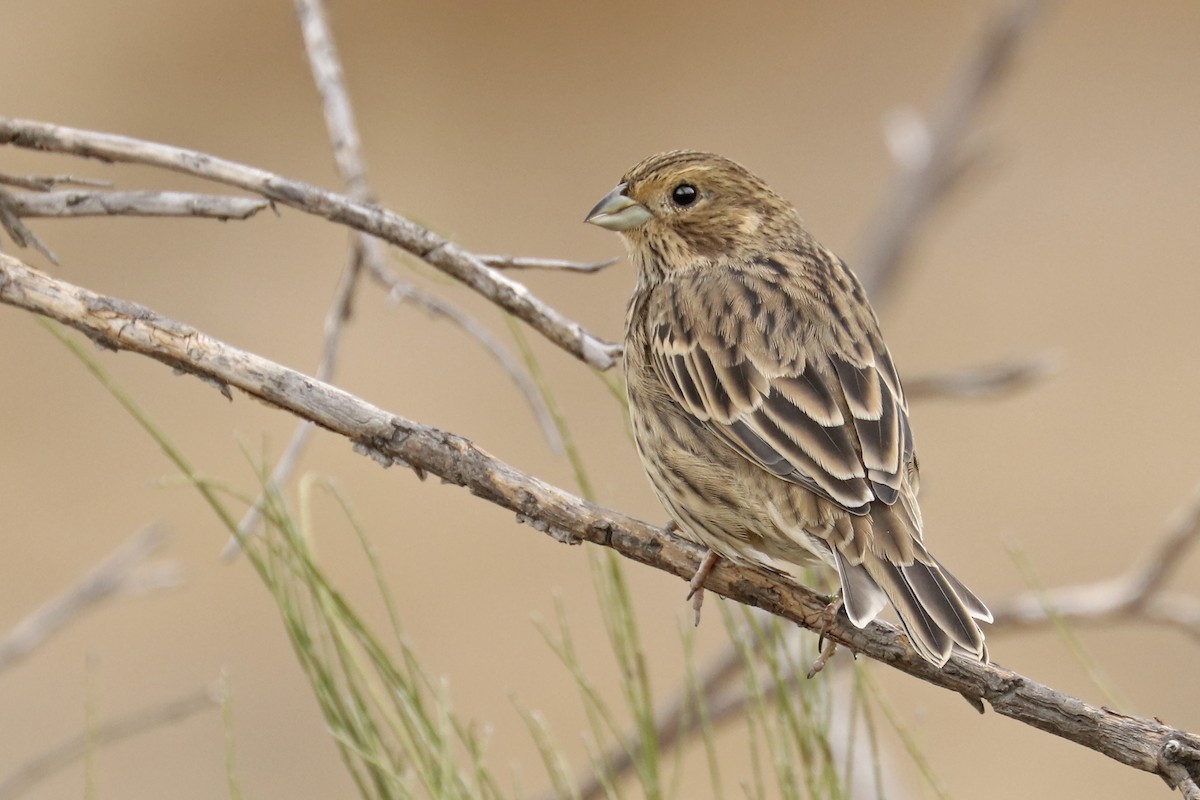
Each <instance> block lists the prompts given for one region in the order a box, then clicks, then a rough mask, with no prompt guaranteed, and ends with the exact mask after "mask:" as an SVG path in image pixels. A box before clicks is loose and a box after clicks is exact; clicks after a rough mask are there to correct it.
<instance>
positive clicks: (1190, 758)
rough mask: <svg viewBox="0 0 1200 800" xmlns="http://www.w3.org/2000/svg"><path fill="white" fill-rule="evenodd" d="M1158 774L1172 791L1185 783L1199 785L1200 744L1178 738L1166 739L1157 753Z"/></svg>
mask: <svg viewBox="0 0 1200 800" xmlns="http://www.w3.org/2000/svg"><path fill="white" fill-rule="evenodd" d="M1158 772H1159V774H1160V775H1162V777H1163V780H1165V781H1166V782H1167V785H1168V786H1170V787H1171V788H1172V789H1178V788H1179V787H1180V786H1181V785H1183V784H1184V783H1185V782H1187V781H1191V783H1192V785H1193V786H1195V785H1196V784H1200V742H1189V741H1187V740H1186V739H1184V738H1182V737H1180V736H1172V737H1171V738H1169V739H1167V741H1166V742H1164V743H1163V746H1162V748H1161V749H1160V750H1159V752H1158ZM1189 788H1191V787H1189Z"/></svg>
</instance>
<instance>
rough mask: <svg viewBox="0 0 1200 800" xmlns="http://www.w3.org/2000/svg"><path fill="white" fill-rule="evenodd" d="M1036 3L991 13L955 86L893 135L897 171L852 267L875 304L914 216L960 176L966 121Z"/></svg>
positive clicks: (995, 79)
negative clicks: (927, 115) (926, 114)
mask: <svg viewBox="0 0 1200 800" xmlns="http://www.w3.org/2000/svg"><path fill="white" fill-rule="evenodd" d="M1041 5H1042V3H1041V0H1017V1H1016V2H1014V3H1012V4H1011V5H1010V6H1009V7H1008V8H1006V9H1004V10H1003V11H1002V12H1000V14H999V15H998V16H997V17H995V18H994V19H993V21H992V23H991V24H989V25H988V26H987V28H986V29H985V30H984V33H983V36H982V38H981V39H980V40H979V42H978V43H977V44H976V46H975V47H974V48H972V50H971V52H970V53H969V54H968V56H967V61H966V63H965V64H963V65H962V66H961V67H960V68H959V69H958V70H956V71H955V78H954V83H953V84H952V85H951V87H950V89H949V90H948V91H947V92H946V94H945V95H944V96H943V97H942V101H941V104H940V105H939V106H938V109H937V110H936V111H935V112H934V113H933V115H932V118H931V120H930V121H929V122H928V123H925V122H924V121H922V120H921V119H920V118H919V117H918V116H916V115H915V113H914V114H912V115H906V120H907V122H906V124H905V126H904V130H905V131H907V135H905V136H904V137H903V142H904V143H905V144H904V145H903V146H900V147H897V146H896V144H897V140H896V139H895V138H893V140H892V144H893V153H894V154H895V155H896V156H897V158H896V161H897V166H898V167H899V171H898V173H897V175H896V177H895V178H894V179H893V181H892V183H891V185H890V186H889V188H888V189H887V191H885V192H884V193H883V196H882V197H881V198H880V200H879V203H878V205H877V207H876V211H875V213H874V214H872V216H871V218H870V221H869V222H868V223H867V226H866V234H865V235H864V239H865V244H864V246H863V247H862V249H861V250H860V251H859V258H858V261H857V262H856V264H855V271H856V272H857V273H858V276H859V278H860V279H861V280H862V282H863V286H864V287H865V288H866V290H867V294H869V295H870V296H871V299H872V301H874V302H875V303H879V302H880V301H881V300H882V299H883V298H884V297H885V296H886V294H887V293H888V291H889V290H890V289H891V287H892V286H894V285H895V283H896V279H897V277H898V274H899V267H900V265H901V263H902V262H903V259H904V255H905V253H906V252H907V251H908V248H909V246H910V245H911V243H912V239H913V237H914V236H915V235H916V232H917V230H918V229H919V227H920V226H919V225H918V223H917V221H918V220H919V219H920V218H921V217H922V216H924V215H925V214H927V213H928V212H929V210H930V207H931V206H932V205H933V204H934V203H935V202H936V201H937V199H938V198H939V197H940V196H941V195H942V193H943V192H944V191H945V190H946V189H947V188H948V187H949V186H950V185H951V184H952V183H953V182H954V181H955V180H957V179H958V178H959V177H960V176H961V175H962V173H963V170H962V169H960V168H959V161H958V151H959V147H960V144H961V142H962V140H963V139H964V138H965V136H966V133H967V130H968V129H969V128H970V123H971V120H972V119H973V118H974V116H975V114H976V112H977V111H978V110H979V107H980V106H981V105H982V104H983V101H984V100H985V99H986V97H987V96H988V94H989V92H990V91H991V90H993V89H994V88H995V87H996V86H998V85H999V83H1000V79H1001V78H1002V77H1003V75H1004V72H1005V69H1006V68H1007V67H1008V66H1010V65H1011V64H1012V62H1013V59H1014V56H1015V55H1016V53H1017V51H1018V49H1019V45H1020V44H1021V43H1022V41H1023V39H1024V34H1025V33H1026V32H1027V31H1028V30H1029V28H1030V25H1031V23H1032V22H1033V19H1034V17H1035V16H1036V12H1037V11H1038V9H1039V8H1040V7H1041Z"/></svg>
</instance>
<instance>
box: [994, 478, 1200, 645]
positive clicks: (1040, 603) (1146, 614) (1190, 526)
mask: <svg viewBox="0 0 1200 800" xmlns="http://www.w3.org/2000/svg"><path fill="white" fill-rule="evenodd" d="M1197 541H1200V486H1198V487H1197V488H1196V489H1195V490H1194V491H1193V493H1192V496H1191V498H1189V500H1188V502H1187V503H1186V504H1184V506H1183V507H1182V508H1180V509H1179V511H1178V512H1176V514H1175V516H1174V521H1173V522H1172V523H1171V525H1170V527H1169V529H1168V530H1167V532H1166V533H1165V534H1164V535H1163V537H1162V539H1160V540H1159V542H1158V543H1157V544H1156V545H1155V546H1154V547H1153V548H1151V549H1150V551H1149V552H1148V553H1147V554H1146V556H1145V557H1144V558H1143V560H1142V563H1141V564H1139V565H1136V566H1134V567H1132V568H1131V569H1129V571H1128V572H1126V573H1125V574H1124V575H1120V576H1118V577H1116V578H1112V579H1109V580H1105V581H1098V582H1096V583H1090V584H1086V585H1081V586H1067V587H1062V588H1058V589H1050V590H1047V591H1044V592H1022V593H1021V594H1019V595H1017V596H1015V597H1012V598H1010V599H1008V600H1004V601H1001V602H999V603H993V604H992V614H993V616H994V617H995V620H996V621H995V627H997V628H1005V627H1012V628H1025V627H1034V626H1039V625H1047V624H1050V623H1052V622H1053V621H1054V620H1055V619H1063V620H1069V621H1071V622H1102V621H1110V620H1113V619H1128V620H1139V621H1145V622H1153V623H1155V624H1161V625H1169V626H1172V627H1175V628H1178V629H1180V630H1182V631H1184V632H1185V633H1188V634H1189V635H1190V636H1191V637H1192V638H1194V639H1196V640H1197V641H1200V599H1198V598H1195V597H1190V596H1188V595H1185V594H1183V593H1176V592H1165V591H1164V590H1163V589H1164V587H1165V585H1166V583H1167V581H1168V580H1169V579H1170V577H1171V574H1172V573H1173V572H1174V571H1175V570H1177V569H1179V565H1180V564H1182V563H1183V561H1184V557H1185V556H1186V555H1187V551H1188V549H1189V548H1191V547H1193V546H1195V544H1196V542H1197Z"/></svg>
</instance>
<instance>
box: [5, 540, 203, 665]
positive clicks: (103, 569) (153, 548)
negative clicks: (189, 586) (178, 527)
mask: <svg viewBox="0 0 1200 800" xmlns="http://www.w3.org/2000/svg"><path fill="white" fill-rule="evenodd" d="M166 540H167V534H166V531H165V529H163V528H162V527H160V526H157V525H151V526H148V527H146V528H143V529H142V530H140V531H138V532H137V533H136V534H134V536H133V537H132V538H130V539H129V540H128V541H126V542H125V543H124V544H122V545H121V546H120V547H118V548H117V549H116V550H114V551H113V552H112V553H111V554H109V555H108V557H107V558H105V559H104V560H103V561H101V562H100V563H99V564H97V565H96V566H94V567H92V569H90V570H89V571H88V572H87V573H86V574H85V575H84V576H83V577H82V578H80V579H79V580H78V581H77V582H76V583H75V585H73V586H72V587H71V588H69V589H68V590H67V591H65V592H63V593H62V594H60V595H59V596H58V597H55V598H53V599H51V600H48V601H47V602H46V603H45V604H43V605H42V607H41V608H39V609H37V610H36V611H34V612H33V613H32V614H30V615H29V616H27V617H26V618H25V619H23V620H22V621H21V622H19V623H18V624H17V626H16V627H15V628H13V629H12V630H11V631H9V634H8V636H6V637H5V638H4V640H3V641H0V672H3V671H4V670H5V669H7V668H9V667H11V666H13V665H14V664H16V663H17V662H18V661H21V660H22V659H24V658H26V657H27V656H28V655H29V654H30V653H31V652H33V650H34V649H35V648H36V647H37V646H38V645H40V644H41V643H42V642H44V641H45V640H46V639H47V638H49V637H50V636H52V635H53V634H55V633H57V632H58V631H59V630H61V629H62V628H63V627H64V626H65V625H67V624H68V623H70V622H71V621H72V620H74V619H76V618H77V617H78V616H79V615H80V614H82V613H84V612H85V611H88V610H91V609H93V608H95V607H96V606H97V605H99V604H100V603H102V602H104V601H105V600H109V599H111V598H112V597H114V596H116V595H118V594H121V593H123V592H128V591H131V590H136V589H147V588H155V589H161V588H174V587H175V586H178V585H179V582H180V581H179V575H178V569H177V568H176V567H175V565H174V564H173V563H167V564H164V565H161V568H160V569H158V570H156V577H155V580H154V581H153V582H149V581H145V580H142V579H143V578H144V577H145V570H146V566H147V565H146V562H147V561H148V560H149V558H150V557H151V556H153V555H154V554H155V553H157V552H158V551H159V550H160V549H162V546H163V545H164V544H165V543H166Z"/></svg>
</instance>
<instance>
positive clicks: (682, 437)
mask: <svg viewBox="0 0 1200 800" xmlns="http://www.w3.org/2000/svg"><path fill="white" fill-rule="evenodd" d="M639 406H640V408H639ZM630 416H631V418H632V421H633V429H634V439H635V441H636V442H637V449H638V454H639V456H641V459H642V464H643V466H644V467H645V469H646V473H647V475H648V476H649V478H650V483H651V485H652V486H653V487H654V491H655V493H656V494H657V495H658V498H659V500H660V501H661V502H662V504H663V506H664V507H665V508H666V509H667V511H668V513H669V514H670V515H671V517H672V518H673V519H674V520H675V521H676V523H678V525H679V527H680V529H681V530H682V532H683V533H684V535H686V536H687V537H688V538H690V539H692V540H693V541H695V542H697V543H698V544H701V545H704V546H705V547H708V548H710V549H712V550H715V551H717V552H718V553H719V554H721V555H722V556H724V557H726V558H729V559H731V560H734V561H738V562H756V563H758V562H762V561H764V558H763V556H764V555H765V556H769V557H771V558H774V559H779V560H782V561H785V562H790V563H793V564H805V563H808V562H810V561H812V560H813V558H814V556H815V557H817V558H820V559H821V560H823V561H824V560H828V558H829V548H828V547H827V546H826V545H825V544H824V541H823V540H822V539H821V538H819V537H818V536H814V534H819V533H821V532H823V531H827V530H828V528H829V525H830V524H831V523H832V519H831V515H830V514H829V509H827V508H825V507H824V506H828V504H826V503H823V502H822V501H820V499H819V498H817V497H816V496H814V495H813V494H812V493H810V492H808V491H807V490H805V489H804V488H803V487H800V486H797V485H795V484H791V483H788V482H786V481H783V480H781V479H779V478H777V477H775V476H774V475H771V474H770V473H768V472H766V471H765V470H763V469H761V468H760V467H758V466H757V465H755V464H752V463H751V462H750V461H748V460H747V459H746V458H744V457H743V456H742V455H740V454H739V453H738V452H737V451H735V450H734V449H733V448H732V447H731V446H729V445H728V444H726V443H725V442H723V441H721V440H720V439H719V438H717V437H716V436H715V435H714V434H713V433H712V432H711V431H708V430H706V429H704V428H703V427H701V426H700V425H698V424H697V423H695V422H694V421H693V420H692V419H691V418H689V417H688V416H686V415H685V414H683V413H682V412H681V411H679V410H678V406H675V404H674V402H673V401H671V400H669V399H668V398H662V402H661V403H651V404H649V405H645V404H638V405H633V404H631V414H630Z"/></svg>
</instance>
